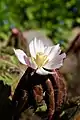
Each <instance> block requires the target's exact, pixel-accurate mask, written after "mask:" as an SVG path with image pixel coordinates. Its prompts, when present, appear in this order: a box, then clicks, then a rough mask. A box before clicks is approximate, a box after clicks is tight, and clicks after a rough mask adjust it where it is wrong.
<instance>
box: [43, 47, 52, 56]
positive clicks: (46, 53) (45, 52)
mask: <svg viewBox="0 0 80 120" xmlns="http://www.w3.org/2000/svg"><path fill="white" fill-rule="evenodd" d="M53 47H54V46H45V47H44V54H45V55H47V56H48V55H49V54H50V52H51V50H52V48H53Z"/></svg>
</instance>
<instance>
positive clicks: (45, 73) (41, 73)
mask: <svg viewBox="0 0 80 120" xmlns="http://www.w3.org/2000/svg"><path fill="white" fill-rule="evenodd" d="M36 73H37V74H40V75H48V74H54V72H48V71H46V70H44V69H43V68H39V69H37V71H36Z"/></svg>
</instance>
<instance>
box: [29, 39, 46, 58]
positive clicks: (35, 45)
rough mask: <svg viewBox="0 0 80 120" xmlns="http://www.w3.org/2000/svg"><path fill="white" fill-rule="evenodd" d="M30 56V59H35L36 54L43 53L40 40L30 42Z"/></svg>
mask: <svg viewBox="0 0 80 120" xmlns="http://www.w3.org/2000/svg"><path fill="white" fill-rule="evenodd" d="M29 49H30V54H31V56H32V57H34V58H36V54H37V53H39V52H40V53H44V44H43V42H42V41H41V40H37V39H36V38H35V39H34V40H32V41H31V42H30V44H29Z"/></svg>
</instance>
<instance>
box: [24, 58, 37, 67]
mask: <svg viewBox="0 0 80 120" xmlns="http://www.w3.org/2000/svg"><path fill="white" fill-rule="evenodd" d="M24 59H25V62H26V64H27V65H28V67H31V68H33V69H36V68H37V66H36V64H35V63H33V62H32V59H31V58H28V59H27V58H26V57H24Z"/></svg>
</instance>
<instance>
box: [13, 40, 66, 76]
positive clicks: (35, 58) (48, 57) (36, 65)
mask: <svg viewBox="0 0 80 120" xmlns="http://www.w3.org/2000/svg"><path fill="white" fill-rule="evenodd" d="M29 50H30V54H31V57H28V56H27V55H26V54H25V53H24V52H23V51H22V50H20V49H16V50H15V49H14V52H15V54H16V56H17V57H18V59H19V61H20V62H21V63H23V64H24V65H28V66H29V67H31V68H33V69H34V70H36V73H38V74H41V75H47V74H53V72H49V71H48V70H54V69H58V68H60V67H61V66H62V65H63V59H64V58H65V57H66V54H65V53H63V54H60V53H61V49H60V46H59V44H57V45H54V46H44V44H43V42H42V41H41V40H37V39H36V38H35V39H34V40H32V41H31V42H30V44H29Z"/></svg>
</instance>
